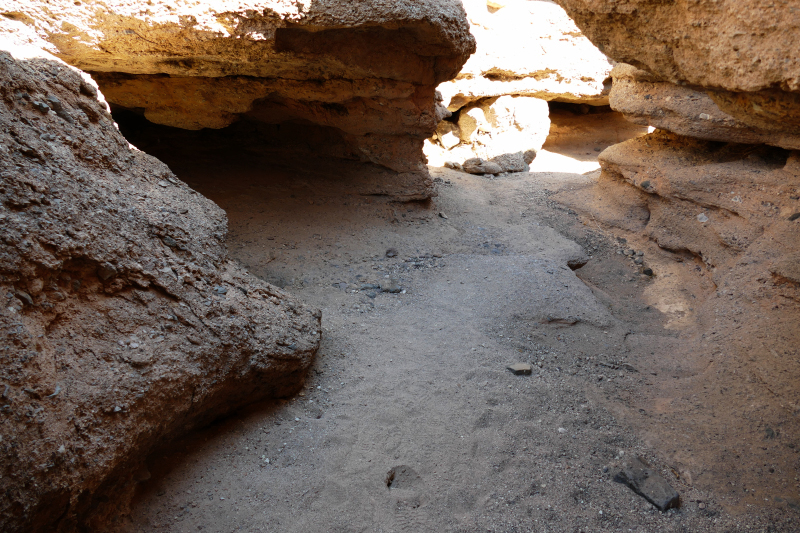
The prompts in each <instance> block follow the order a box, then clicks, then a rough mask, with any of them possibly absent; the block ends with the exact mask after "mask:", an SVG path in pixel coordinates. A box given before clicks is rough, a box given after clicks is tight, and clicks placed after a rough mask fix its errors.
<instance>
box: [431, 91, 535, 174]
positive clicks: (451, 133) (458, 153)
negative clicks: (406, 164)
mask: <svg viewBox="0 0 800 533" xmlns="http://www.w3.org/2000/svg"><path fill="white" fill-rule="evenodd" d="M549 113H550V109H549V107H548V105H547V102H546V101H544V100H541V99H539V98H531V97H526V96H501V97H496V98H488V99H485V100H480V101H479V102H476V103H473V104H469V105H467V106H465V107H463V108H462V109H461V110H460V111H459V112H458V113H457V114H456V115H454V116H453V117H452V118H451V119H450V120H444V121H442V122H441V123H440V124H439V127H438V128H437V133H436V135H435V136H434V138H433V139H432V140H430V141H428V142H427V143H426V145H425V153H426V155H427V156H428V158H429V160H430V161H431V163H432V164H442V162H443V161H449V160H458V161H465V160H466V159H472V158H475V157H476V156H477V157H479V158H481V159H493V158H496V157H500V156H504V155H507V156H509V157H512V154H517V153H523V154H528V155H527V157H526V158H525V159H526V162H527V163H530V162H531V161H532V160H533V158H534V157H535V156H536V152H538V151H539V150H540V149H541V148H542V145H543V144H544V142H545V140H546V139H547V134H548V132H549V131H550V119H549ZM448 146H449V148H448ZM505 159H508V157H506V158H505ZM517 166H518V165H517ZM504 171H506V170H504ZM507 171H509V172H520V171H522V169H515V170H507Z"/></svg>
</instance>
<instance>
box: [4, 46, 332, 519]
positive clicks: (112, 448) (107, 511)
mask: <svg viewBox="0 0 800 533" xmlns="http://www.w3.org/2000/svg"><path fill="white" fill-rule="evenodd" d="M2 48H10V49H14V50H16V51H19V50H23V51H26V50H27V51H30V50H29V48H30V47H27V46H25V45H23V46H21V47H18V46H16V45H13V43H11V44H9V43H7V42H4V43H3V45H2ZM22 57H26V56H21V57H20V58H19V59H17V58H15V57H13V56H12V55H11V54H9V53H7V52H0V82H1V83H2V87H3V91H2V95H0V121H2V123H3V124H4V125H5V127H4V128H3V130H2V131H0V184H1V186H0V226H2V237H3V238H2V240H1V241H0V258H2V260H0V265H2V266H1V267H0V270H2V273H1V274H2V275H0V294H2V295H3V298H4V300H3V301H4V302H5V303H4V305H2V306H0V361H2V364H0V384H1V385H0V387H2V388H0V395H2V399H3V401H2V402H0V406H2V411H3V414H2V416H3V429H2V432H1V433H2V439H0V450H2V452H3V453H2V454H0V468H1V469H2V471H3V497H2V498H0V530H2V531H73V530H85V531H115V530H119V527H117V526H118V524H116V523H115V522H114V521H115V520H117V519H118V518H119V517H121V516H123V515H124V514H125V512H126V510H127V506H128V504H129V502H130V498H131V497H132V495H133V491H134V490H135V487H136V482H137V481H141V480H144V479H146V478H147V477H148V475H147V474H146V468H143V461H144V459H145V457H146V456H147V454H148V453H150V452H151V451H152V450H153V449H154V447H155V446H157V445H158V444H160V443H163V442H164V440H165V439H167V438H171V437H174V436H176V435H178V434H180V433H182V432H185V431H186V430H188V429H189V428H191V427H193V426H195V425H197V424H201V423H205V422H208V421H210V420H212V419H213V418H215V417H217V416H220V415H222V414H224V413H226V412H228V411H230V410H232V409H235V408H236V407H237V406H241V405H243V404H246V403H250V402H253V401H256V400H258V399H260V398H266V397H279V396H285V395H288V394H291V393H293V392H295V391H296V390H297V389H298V388H299V387H300V386H301V385H302V382H303V379H304V375H305V371H306V370H307V369H308V367H309V366H310V364H311V362H312V360H313V357H314V354H315V352H316V350H317V348H318V346H319V341H320V331H321V329H320V314H319V312H318V311H316V310H314V309H310V308H308V307H306V306H305V305H303V304H302V303H301V302H299V301H298V300H296V299H295V298H293V297H292V296H290V295H288V294H287V293H285V292H284V291H282V290H280V289H278V288H276V287H273V286H271V285H269V284H267V283H264V282H262V281H260V280H259V279H257V278H255V277H253V276H252V275H250V274H248V273H247V272H246V271H244V270H243V269H242V268H241V267H239V266H237V265H236V264H235V263H234V262H233V261H231V260H230V259H229V257H228V254H227V250H226V247H225V244H224V242H225V236H226V232H227V223H226V217H225V213H224V212H223V211H222V210H221V209H220V208H219V207H218V206H216V205H215V204H214V203H213V202H211V201H209V200H207V199H206V198H203V197H202V196H200V195H199V194H197V193H196V192H195V191H193V190H192V189H190V188H189V187H188V186H187V185H186V184H184V183H182V182H181V181H179V180H178V179H177V178H176V177H175V176H174V175H173V174H172V172H170V170H169V169H168V168H167V166H166V165H164V164H163V163H161V162H159V161H157V160H156V159H154V158H152V157H150V156H148V155H145V154H144V153H142V152H140V151H138V150H136V149H133V148H132V147H130V146H129V145H128V143H127V141H126V140H125V139H124V138H123V137H122V135H120V133H119V132H118V131H117V129H116V127H115V124H114V122H113V120H112V119H111V117H110V116H109V115H108V112H107V109H106V105H105V103H103V102H102V101H99V100H98V98H97V96H98V93H97V90H96V87H95V86H94V85H93V84H92V82H91V80H90V79H89V78H88V77H87V76H85V74H82V73H80V72H77V71H75V70H74V69H71V68H70V67H68V66H67V65H65V64H64V63H62V62H60V61H58V60H57V59H56V58H54V57H52V56H50V57H48V56H47V55H43V54H41V52H39V54H38V56H33V55H32V56H27V58H25V59H23V58H22ZM8 295H11V297H8Z"/></svg>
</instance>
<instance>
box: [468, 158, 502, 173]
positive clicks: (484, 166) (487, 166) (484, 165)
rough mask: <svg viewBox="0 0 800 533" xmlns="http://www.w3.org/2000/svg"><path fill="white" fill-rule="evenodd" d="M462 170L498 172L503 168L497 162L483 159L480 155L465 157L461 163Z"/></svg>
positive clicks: (469, 171)
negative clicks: (470, 157)
mask: <svg viewBox="0 0 800 533" xmlns="http://www.w3.org/2000/svg"><path fill="white" fill-rule="evenodd" d="M462 168H463V169H464V172H468V173H469V174H500V173H501V172H503V169H502V168H501V167H500V165H498V164H497V163H494V162H491V161H484V160H483V159H481V158H480V157H474V158H472V159H467V160H466V161H464V164H463V165H462Z"/></svg>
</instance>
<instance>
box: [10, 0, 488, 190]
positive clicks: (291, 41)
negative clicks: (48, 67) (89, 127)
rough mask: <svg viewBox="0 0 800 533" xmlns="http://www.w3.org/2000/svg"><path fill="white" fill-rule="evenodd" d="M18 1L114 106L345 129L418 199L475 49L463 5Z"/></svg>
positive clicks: (360, 151)
mask: <svg viewBox="0 0 800 533" xmlns="http://www.w3.org/2000/svg"><path fill="white" fill-rule="evenodd" d="M6 1H8V0H6ZM10 4H11V5H6V6H5V8H4V9H3V11H4V12H5V16H6V17H7V18H13V19H15V20H17V21H20V22H21V23H23V24H25V25H27V26H28V27H29V28H32V29H33V30H34V31H35V32H36V33H37V35H38V36H39V38H40V39H42V40H43V41H45V42H46V43H48V44H49V50H50V51H51V52H52V53H53V54H55V55H56V56H57V57H59V58H61V59H63V60H64V61H66V62H67V63H69V64H71V65H75V66H77V67H79V68H81V69H83V70H86V71H89V72H91V73H92V74H93V75H94V76H95V78H96V79H97V81H98V83H99V85H100V88H101V89H102V91H103V93H104V94H105V96H106V98H107V99H108V101H109V102H110V103H111V104H113V105H117V106H120V107H124V108H128V109H135V110H139V111H141V112H142V113H144V115H145V117H147V118H148V120H150V121H152V122H155V123H158V124H163V125H168V126H174V127H179V128H185V129H200V128H223V127H226V126H229V125H231V124H233V123H234V122H236V121H239V120H250V121H256V122H261V123H267V124H284V123H300V124H306V125H309V130H310V132H312V133H310V134H309V135H308V138H309V139H313V138H314V135H313V132H316V131H318V129H319V128H329V129H334V130H336V131H337V132H338V134H339V135H340V136H341V138H342V139H343V140H344V141H345V144H346V145H347V146H348V147H349V149H348V150H343V151H342V153H340V154H339V156H340V157H342V158H357V159H359V160H362V161H365V162H370V163H373V164H376V165H380V166H383V167H386V168H389V169H391V170H392V171H393V172H394V173H395V179H397V180H398V181H400V182H402V183H403V184H404V188H405V189H406V193H405V194H404V195H402V194H401V196H405V197H407V198H426V197H428V196H430V195H431V194H432V193H433V189H432V183H431V181H430V176H429V175H428V172H427V167H426V165H425V159H424V155H423V153H422V144H423V140H424V139H425V138H427V137H429V136H430V135H431V133H433V132H434V130H435V129H436V125H437V124H438V123H439V121H440V120H441V119H442V118H443V117H445V116H446V115H447V111H446V110H445V109H444V108H443V107H442V106H441V105H439V104H438V103H437V102H436V100H435V98H434V91H435V88H436V86H437V85H438V84H439V83H441V82H443V81H445V80H448V79H451V78H452V77H454V76H455V75H456V74H457V73H458V71H459V69H460V68H461V66H462V65H463V63H464V62H465V61H466V60H467V58H468V57H469V55H470V54H471V53H472V52H473V51H474V47H475V42H474V39H473V38H472V36H471V35H470V33H469V27H468V25H467V21H466V15H465V13H464V10H463V7H462V6H461V4H460V2H458V1H456V0H424V1H412V0H403V1H399V2H384V1H380V0H368V1H361V2H345V1H342V0H327V1H310V0H304V1H298V2H289V1H286V0H244V1H239V0H235V1H234V0H222V1H220V2H213V3H204V4H200V3H198V2H193V1H190V0H171V1H166V0H157V1H151V2H148V3H147V4H142V3H138V2H124V1H121V0H115V1H112V2H108V1H106V2H101V1H99V0H86V1H83V2H81V3H80V4H78V5H76V4H75V3H74V2H72V1H59V2H49V1H45V0H34V1H32V2H26V3H25V4H24V5H19V4H18V3H17V2H13V1H11V2H10ZM0 6H2V3H0ZM301 144H302V143H301ZM305 145H306V146H304V148H305V149H306V150H309V149H310V150H311V151H313V150H314V149H315V148H316V147H315V146H313V143H312V142H307V143H305ZM308 145H311V146H308ZM400 189H403V187H400Z"/></svg>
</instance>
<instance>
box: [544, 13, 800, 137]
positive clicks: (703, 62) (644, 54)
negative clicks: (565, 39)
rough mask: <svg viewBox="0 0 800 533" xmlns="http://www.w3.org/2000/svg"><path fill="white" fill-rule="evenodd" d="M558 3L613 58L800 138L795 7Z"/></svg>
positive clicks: (750, 121) (743, 118) (799, 30)
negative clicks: (697, 91)
mask: <svg viewBox="0 0 800 533" xmlns="http://www.w3.org/2000/svg"><path fill="white" fill-rule="evenodd" d="M557 1H558V3H559V4H560V5H561V6H563V7H564V9H566V11H567V13H568V14H569V16H570V17H572V19H573V20H574V21H575V23H576V24H577V25H578V27H579V28H581V31H582V32H583V33H584V34H585V35H586V36H587V37H588V38H589V39H590V40H591V41H592V42H593V43H594V44H595V45H597V47H598V48H599V49H600V50H602V51H603V52H604V53H605V54H607V55H608V56H609V57H611V58H612V59H614V60H616V61H619V62H622V63H627V64H630V65H633V66H635V67H638V68H640V69H644V70H647V71H648V72H651V73H653V74H655V75H656V76H657V77H658V78H660V79H661V80H664V81H668V82H671V83H674V84H677V85H681V86H683V85H689V86H691V87H693V88H695V89H700V90H704V91H706V92H707V94H708V95H709V96H710V98H711V99H712V100H713V101H714V103H716V105H717V106H718V107H719V108H720V109H721V110H722V111H723V112H724V113H726V114H727V115H730V116H731V117H733V118H735V119H736V120H738V121H739V122H741V123H743V124H746V125H749V126H753V127H756V128H758V129H760V130H763V131H766V132H771V133H772V134H773V135H774V136H776V137H779V136H787V135H788V136H793V137H796V136H798V135H800V57H798V55H797V54H796V53H795V51H794V48H793V43H796V42H797V41H798V39H799V38H800V9H798V8H797V7H793V6H791V5H789V4H787V3H781V2H772V1H767V0H744V1H742V0H719V1H716V2H696V1H692V0H677V1H674V2H663V1H656V0H617V1H615V2H608V1H606V0H557ZM762 142H763V141H762ZM793 147H794V146H793Z"/></svg>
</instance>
